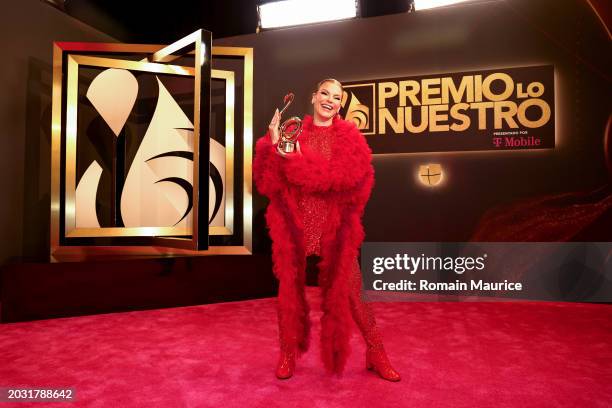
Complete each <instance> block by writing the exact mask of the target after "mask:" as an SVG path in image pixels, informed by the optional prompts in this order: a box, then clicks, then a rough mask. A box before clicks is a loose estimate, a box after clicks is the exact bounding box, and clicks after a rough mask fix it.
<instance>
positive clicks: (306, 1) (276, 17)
mask: <svg viewBox="0 0 612 408" xmlns="http://www.w3.org/2000/svg"><path fill="white" fill-rule="evenodd" d="M257 12H258V13H259V26H260V27H261V28H263V29H266V28H278V27H288V26H296V25H302V24H311V23H320V22H323V21H333V20H344V19H348V18H354V17H356V16H357V2H356V1H355V0H332V1H330V0H283V1H274V2H266V3H263V4H260V5H258V6H257Z"/></svg>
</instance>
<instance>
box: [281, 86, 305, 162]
mask: <svg viewBox="0 0 612 408" xmlns="http://www.w3.org/2000/svg"><path fill="white" fill-rule="evenodd" d="M294 98H295V95H294V94H293V92H289V93H288V94H287V95H285V99H284V100H283V101H284V103H285V107H283V109H282V110H281V111H280V112H279V116H280V115H282V114H283V112H284V111H285V110H286V109H287V108H288V107H289V105H291V102H293V99H294ZM300 133H302V119H300V118H299V117H297V116H292V117H291V118H289V119H287V120H286V121H284V122H283V123H282V124H281V126H280V141H279V142H278V147H277V149H278V150H279V151H280V152H282V153H294V152H295V143H296V142H297V138H298V136H299V135H300Z"/></svg>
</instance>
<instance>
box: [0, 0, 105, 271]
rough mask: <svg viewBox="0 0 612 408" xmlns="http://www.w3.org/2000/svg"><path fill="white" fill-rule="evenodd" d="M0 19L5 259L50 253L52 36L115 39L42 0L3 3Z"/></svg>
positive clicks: (1, 257) (0, 210) (1, 252)
mask: <svg viewBox="0 0 612 408" xmlns="http://www.w3.org/2000/svg"><path fill="white" fill-rule="evenodd" d="M0 27H1V30H2V35H1V36H0V38H1V39H2V40H1V41H2V51H3V58H4V62H3V63H2V64H1V65H0V89H2V92H1V93H0V112H1V116H0V140H1V143H2V148H1V149H0V155H1V157H0V191H2V200H0V225H2V229H0V243H1V244H0V266H1V265H4V264H5V263H6V262H7V261H9V260H10V259H14V258H21V257H25V258H37V259H38V258H44V257H47V259H48V254H49V211H50V208H49V205H50V204H49V203H50V200H49V192H50V183H51V176H50V171H51V167H50V166H51V165H50V158H51V150H50V149H51V139H50V133H51V60H52V53H53V41H100V42H115V41H116V40H115V39H113V38H112V37H110V36H108V35H106V34H104V33H102V32H100V31H97V30H95V29H93V28H92V27H89V26H87V25H85V24H83V23H81V22H80V21H78V20H75V19H73V18H72V17H69V16H68V15H66V14H64V13H62V12H60V11H58V10H56V9H54V8H53V7H50V6H49V5H46V4H44V3H43V2H42V1H39V0H24V1H21V2H19V4H18V5H17V4H15V5H13V6H11V7H4V9H3V12H2V15H0Z"/></svg>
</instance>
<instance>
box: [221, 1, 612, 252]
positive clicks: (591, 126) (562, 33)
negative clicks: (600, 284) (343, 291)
mask: <svg viewBox="0 0 612 408" xmlns="http://www.w3.org/2000/svg"><path fill="white" fill-rule="evenodd" d="M215 45H232V46H248V47H253V48H254V54H255V81H254V82H255V89H254V95H255V101H254V106H255V108H254V129H255V137H256V138H258V137H260V136H261V135H263V134H264V133H265V132H266V130H267V124H268V123H269V121H270V118H271V117H272V113H273V111H274V109H275V108H276V107H278V106H281V103H282V99H283V96H284V94H285V93H286V92H288V91H290V90H291V91H293V92H294V93H295V94H296V102H294V104H295V105H297V106H292V107H291V108H290V111H289V112H287V115H293V114H300V115H302V114H304V113H308V112H311V109H310V108H311V106H310V95H311V92H312V90H313V87H314V86H315V84H316V82H317V81H318V80H320V79H322V78H328V77H334V78H337V79H339V80H340V81H366V80H368V79H378V78H392V77H408V76H412V75H427V74H437V73H440V74H443V73H449V72H461V71H473V70H487V69H496V68H509V67H521V66H535V65H554V69H555V83H556V86H555V100H556V147H555V148H554V149H552V150H543V151H513V152H463V153H455V152H450V153H449V152H446V153H414V154H401V155H382V156H375V158H374V166H375V170H376V186H375V188H374V191H373V195H372V198H371V200H370V202H369V204H368V206H367V208H366V213H365V217H364V222H365V227H366V240H368V241H466V240H469V239H471V238H473V237H474V236H475V235H476V231H477V230H478V225H479V223H480V222H481V219H482V217H483V216H484V215H485V214H486V213H487V211H489V210H491V209H494V208H497V207H498V206H499V205H510V206H512V205H515V204H516V203H517V202H518V201H519V200H524V199H535V198H537V197H544V196H550V195H554V194H561V193H566V192H568V193H569V192H572V193H574V194H575V193H576V192H584V193H587V194H586V196H585V197H586V198H584V200H591V201H593V200H595V201H597V200H600V199H601V198H602V197H605V196H607V195H609V193H610V192H609V186H610V184H609V182H610V176H609V173H608V169H607V167H606V160H605V152H604V148H603V145H604V133H605V128H606V122H607V120H608V115H609V114H610V112H611V111H612V109H611V108H612V98H610V95H611V92H610V91H611V81H610V76H609V73H610V72H612V70H611V68H612V63H611V60H610V58H609V56H610V55H612V54H611V53H610V51H612V50H611V49H610V48H611V46H610V41H609V37H608V34H607V33H606V31H605V29H604V27H603V25H602V24H601V22H600V21H599V20H598V18H597V16H596V15H595V13H594V12H593V11H592V9H591V8H590V7H589V5H588V4H587V2H586V1H582V0H568V1H563V2H557V1H553V0H539V1H536V2H533V1H527V0H513V1H493V2H485V3H481V4H474V5H458V6H455V7H448V8H443V9H434V10H425V11H421V12H416V13H413V14H405V15H391V16H384V17H376V18H369V19H357V20H351V21H345V22H335V23H325V24H320V25H317V26H307V27H297V28H287V29H281V30H274V31H264V32H262V33H259V34H253V35H246V36H239V37H233V38H227V39H220V40H216V41H215ZM430 162H434V163H440V164H441V165H442V166H443V168H444V169H445V171H446V175H447V183H446V184H445V185H444V186H443V187H440V188H435V189H431V188H424V187H422V186H421V185H420V184H419V183H418V182H417V181H416V179H415V172H416V171H417V169H418V167H419V165H420V164H426V163H430ZM600 187H603V190H601V191H600V193H597V194H591V192H592V191H594V190H595V189H597V188H600ZM584 200H583V201H584ZM609 201H610V200H609V196H608V200H607V201H606V203H608V204H606V206H607V207H606V206H604V207H605V208H609ZM265 205H266V201H265V199H264V198H262V197H261V196H256V198H255V206H254V217H255V224H254V241H255V242H254V244H255V248H256V249H257V250H261V251H267V250H268V241H267V237H266V233H265V228H264V220H263V210H264V208H265ZM567 205H568V206H571V205H573V204H572V203H567ZM600 208H601V207H600ZM538 215H541V214H534V219H535V217H536V216H538ZM595 218H598V220H599V221H598V222H592V220H588V222H586V221H584V220H582V221H579V222H582V223H583V225H580V227H578V228H577V230H582V234H581V235H576V234H575V232H576V231H572V234H573V236H574V237H575V238H576V239H581V240H585V241H590V240H606V241H609V240H610V239H609V238H610V233H609V232H608V230H607V229H602V228H601V226H602V225H605V223H610V220H611V217H610V211H609V210H608V211H602V212H601V213H600V214H598V215H597V217H595ZM504 222H505V223H506V224H507V225H500V226H499V228H501V229H503V228H506V227H507V228H510V227H512V225H511V224H512V222H511V221H509V220H505V221H504ZM608 225H610V224H608ZM544 232H545V233H544V234H539V235H530V234H520V233H513V234H508V235H507V236H508V237H511V238H509V239H512V240H530V237H536V236H538V237H541V236H549V237H550V240H556V238H555V237H556V235H555V234H554V233H551V234H547V233H546V231H544ZM479 237H480V238H483V239H484V240H486V239H491V238H490V237H491V234H489V235H486V234H484V235H483V234H482V233H481V234H480V235H479ZM534 239H537V238H534Z"/></svg>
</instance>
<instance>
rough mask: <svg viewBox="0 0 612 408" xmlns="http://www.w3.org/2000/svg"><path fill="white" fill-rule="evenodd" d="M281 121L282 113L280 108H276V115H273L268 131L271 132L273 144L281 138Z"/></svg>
mask: <svg viewBox="0 0 612 408" xmlns="http://www.w3.org/2000/svg"><path fill="white" fill-rule="evenodd" d="M279 123H280V113H278V109H276V111H274V116H272V120H271V121H270V125H268V131H269V132H270V138H271V139H272V144H273V145H276V144H277V143H278V139H280V131H279V126H280V125H279Z"/></svg>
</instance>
